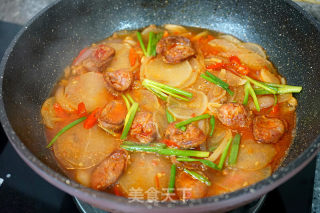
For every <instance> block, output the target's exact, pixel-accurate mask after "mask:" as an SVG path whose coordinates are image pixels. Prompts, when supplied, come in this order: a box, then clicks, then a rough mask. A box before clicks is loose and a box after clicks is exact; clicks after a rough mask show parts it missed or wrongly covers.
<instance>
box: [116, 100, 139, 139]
mask: <svg viewBox="0 0 320 213" xmlns="http://www.w3.org/2000/svg"><path fill="white" fill-rule="evenodd" d="M138 107H139V105H138V103H133V104H132V106H131V108H130V110H129V112H128V114H127V116H126V119H125V124H124V128H123V131H122V134H121V137H120V139H121V140H124V139H126V138H127V135H128V133H129V130H130V128H131V125H132V122H133V120H134V116H135V115H136V112H137V111H138Z"/></svg>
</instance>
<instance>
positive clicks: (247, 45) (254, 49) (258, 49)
mask: <svg viewBox="0 0 320 213" xmlns="http://www.w3.org/2000/svg"><path fill="white" fill-rule="evenodd" d="M242 46H243V47H244V48H247V49H249V50H251V51H252V52H255V53H257V54H258V55H260V56H261V57H263V58H267V54H266V51H265V50H264V49H263V48H262V47H261V46H260V45H258V44H255V43H251V42H247V43H242Z"/></svg>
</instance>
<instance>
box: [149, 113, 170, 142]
mask: <svg viewBox="0 0 320 213" xmlns="http://www.w3.org/2000/svg"><path fill="white" fill-rule="evenodd" d="M152 119H153V122H154V124H155V126H156V128H157V134H158V138H159V139H162V138H163V137H164V134H165V131H166V129H167V127H168V125H169V124H168V120H167V117H166V114H165V110H164V109H163V108H158V109H157V110H155V111H153V116H152Z"/></svg>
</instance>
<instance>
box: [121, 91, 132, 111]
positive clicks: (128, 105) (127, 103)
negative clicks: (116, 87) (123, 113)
mask: <svg viewBox="0 0 320 213" xmlns="http://www.w3.org/2000/svg"><path fill="white" fill-rule="evenodd" d="M121 97H122V98H123V100H124V102H125V103H126V106H127V110H128V112H129V110H130V107H131V104H130V102H129V100H128V98H127V97H126V96H125V95H123V94H121Z"/></svg>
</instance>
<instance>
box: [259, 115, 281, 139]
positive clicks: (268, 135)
mask: <svg viewBox="0 0 320 213" xmlns="http://www.w3.org/2000/svg"><path fill="white" fill-rule="evenodd" d="M284 131H285V125H284V123H283V122H282V121H281V120H280V119H278V118H267V117H265V116H263V115H261V116H257V117H255V118H254V119H253V136H254V139H255V140H256V141H259V142H261V143H276V142H278V141H279V139H280V138H281V137H282V135H283V134H284Z"/></svg>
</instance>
